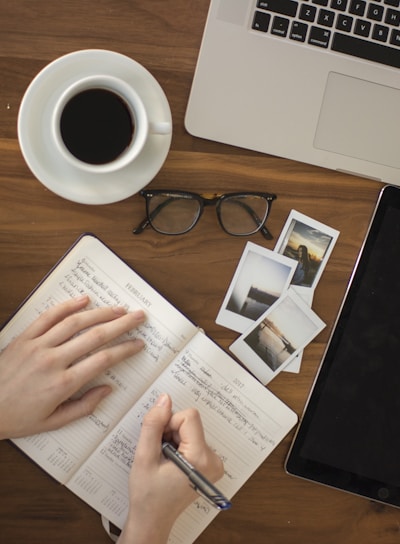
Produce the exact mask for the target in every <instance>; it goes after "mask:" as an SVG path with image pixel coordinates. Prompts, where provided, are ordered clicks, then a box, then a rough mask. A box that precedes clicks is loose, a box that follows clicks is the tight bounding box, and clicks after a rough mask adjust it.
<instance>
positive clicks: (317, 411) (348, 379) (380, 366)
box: [286, 186, 400, 507]
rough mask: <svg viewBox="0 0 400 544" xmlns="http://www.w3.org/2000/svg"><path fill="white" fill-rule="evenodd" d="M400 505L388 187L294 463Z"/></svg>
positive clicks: (398, 221) (396, 247)
mask: <svg viewBox="0 0 400 544" xmlns="http://www.w3.org/2000/svg"><path fill="white" fill-rule="evenodd" d="M286 470H287V472H288V473H289V474H293V475H295V476H299V477H302V478H305V479H308V480H313V481H314V482H318V483H321V484H325V485H328V486H331V487H334V488H337V489H341V490H344V491H348V492H351V493H354V494H357V495H361V496H364V497H368V498H370V499H373V500H377V501H380V502H384V503H387V504H391V505H394V506H398V507H399V506H400V188H396V187H392V186H386V187H384V188H383V190H382V192H381V194H380V196H379V200H378V203H377V206H376V209H375V212H374V215H373V217H372V221H371V224H370V227H369V230H368V233H367V236H366V239H365V241H364V244H363V247H362V249H361V252H360V254H359V257H358V260H357V263H356V266H355V269H354V272H353V275H352V277H351V280H350V283H349V286H348V289H347V292H346V295H345V298H344V301H343V303H342V306H341V309H340V312H339V315H338V317H337V320H336V323H335V326H334V329H333V332H332V335H331V337H330V340H329V343H328V346H327V349H326V351H325V354H324V357H323V360H322V363H321V366H320V369H319V372H318V374H317V377H316V380H315V382H314V385H313V388H312V391H311V394H310V397H309V399H308V402H307V405H306V408H305V411H304V414H303V417H302V419H301V422H300V424H299V426H298V429H297V432H296V435H295V438H294V440H293V443H292V446H291V449H290V452H289V455H288V458H287V460H286Z"/></svg>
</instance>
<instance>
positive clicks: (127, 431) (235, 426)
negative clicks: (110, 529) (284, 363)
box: [68, 332, 297, 544]
mask: <svg viewBox="0 0 400 544" xmlns="http://www.w3.org/2000/svg"><path fill="white" fill-rule="evenodd" d="M161 392H168V393H169V394H170V395H171V397H172V400H173V407H174V410H175V411H177V410H181V409H184V408H187V407H196V408H197V409H198V410H199V411H200V413H201V417H202V421H203V425H204V427H205V432H206V439H207V442H208V443H209V445H210V446H211V447H212V448H213V449H214V450H215V451H216V452H217V454H218V455H219V456H220V457H221V458H222V459H223V461H224V466H225V475H224V477H223V478H222V479H221V480H220V481H219V482H218V487H219V488H220V489H221V491H222V492H223V493H224V494H225V495H227V496H228V497H232V496H233V495H234V494H235V493H236V492H237V491H238V490H239V488H240V487H241V486H242V485H243V484H244V483H245V481H246V480H247V479H248V478H249V477H250V476H251V474H252V473H253V472H254V471H255V470H256V469H257V467H258V466H259V465H260V464H261V463H262V462H263V461H264V460H265V459H266V457H268V455H269V454H270V453H271V451H272V450H273V449H274V448H275V447H276V446H277V445H278V444H279V442H280V441H281V440H282V439H283V438H284V436H285V435H286V434H287V433H288V432H289V430H290V429H291V428H292V427H293V426H294V425H295V423H296V421H297V416H296V414H295V413H294V412H292V410H290V409H289V408H288V407H287V406H286V405H284V404H283V403H282V402H281V401H280V400H279V399H278V398H277V397H275V396H274V395H273V394H272V393H271V392H270V391H268V390H267V389H265V388H264V387H263V386H262V385H261V384H260V383H259V382H258V381H257V380H255V379H254V378H253V377H252V376H251V375H250V374H249V373H248V372H247V371H245V370H244V369H243V368H241V367H240V366H239V365H238V364H237V363H236V362H235V361H233V359H232V358H231V357H230V356H229V355H228V354H227V353H225V352H224V351H223V350H222V349H221V348H219V347H218V346H217V345H216V344H215V343H214V342H212V340H210V339H209V338H208V337H206V336H205V335H204V334H202V333H201V332H199V333H198V334H197V335H196V336H195V337H194V338H193V339H192V340H191V341H190V343H189V344H188V345H187V346H186V347H185V348H184V349H183V351H182V352H181V353H180V354H179V355H178V357H177V358H176V360H175V361H174V363H173V364H171V365H170V366H169V367H168V368H167V369H166V370H165V371H164V372H163V374H162V375H161V376H160V377H159V378H158V379H157V380H156V381H155V382H154V383H153V385H152V386H151V387H150V388H149V389H148V391H147V392H146V393H145V394H144V395H143V397H142V398H141V399H140V401H139V402H138V403H137V404H136V405H135V406H134V407H133V408H132V410H130V412H129V413H128V414H127V416H126V417H125V418H124V419H123V420H122V421H121V423H120V425H118V427H117V428H116V429H115V430H114V431H113V432H112V433H111V434H110V435H109V436H108V437H107V439H106V440H105V441H104V442H103V444H102V445H101V446H100V447H99V448H98V449H97V451H96V452H95V454H94V455H93V456H92V457H91V458H90V459H89V460H88V461H87V462H86V463H85V465H84V466H83V467H82V468H81V470H79V472H78V473H77V474H76V475H75V477H74V478H73V479H72V481H71V482H70V483H69V484H68V487H69V488H70V489H71V490H72V491H74V492H75V493H76V494H78V495H79V496H81V497H82V498H83V499H84V500H85V501H86V502H88V503H89V504H91V506H92V507H93V508H95V509H96V510H98V511H100V512H101V513H102V514H103V515H105V516H106V517H107V518H108V519H110V521H112V522H113V523H114V524H115V525H117V526H119V527H122V526H123V523H124V521H125V519H126V515H127V509H128V488H127V483H128V477H129V471H130V466H131V461H132V458H133V457H134V454H135V449H136V444H137V440H138V437H139V433H140V426H141V421H142V418H143V416H144V415H145V413H146V412H147V411H148V410H149V408H150V407H151V406H152V405H153V404H154V402H155V400H156V399H157V397H158V395H159V394H160V393H161ZM233 507H234V506H233ZM216 513H217V511H216V510H215V509H214V508H213V507H212V506H210V505H209V504H208V503H207V502H206V501H204V499H202V498H200V497H199V498H198V499H197V500H196V501H195V502H194V503H193V505H192V506H190V507H189V508H188V509H187V510H186V511H185V512H184V514H183V515H182V516H181V518H180V519H179V520H178V521H177V523H176V525H175V526H174V529H173V532H172V534H171V537H170V542H171V543H174V544H183V543H185V544H188V543H189V542H192V541H193V540H195V539H196V538H197V537H198V535H199V534H200V533H201V532H202V531H203V530H204V529H205V527H206V526H207V525H208V524H209V523H210V521H211V520H212V519H213V518H214V517H215V515H216ZM222 515H223V514H222Z"/></svg>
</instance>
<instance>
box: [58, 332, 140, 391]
mask: <svg viewBox="0 0 400 544" xmlns="http://www.w3.org/2000/svg"><path fill="white" fill-rule="evenodd" d="M143 346H144V342H143V340H141V339H136V340H128V341H125V342H121V343H119V344H116V345H115V346H109V347H107V348H105V349H103V350H100V351H98V352H96V353H93V354H92V355H89V356H88V357H86V358H85V359H84V360H82V361H80V362H79V363H78V364H75V365H73V366H71V367H70V368H68V369H67V370H66V378H65V379H64V383H63V386H64V387H65V388H66V391H67V392H68V395H70V394H72V393H73V392H75V391H76V390H78V389H80V388H81V387H82V386H83V385H84V384H85V383H87V382H89V381H90V380H92V379H94V378H95V377H96V376H98V375H99V374H101V373H102V372H104V371H105V370H107V368H110V367H112V366H115V365H116V364H118V363H120V362H121V361H123V360H125V359H128V357H131V356H132V355H135V354H136V353H138V352H139V351H140V350H141V349H142V348H143Z"/></svg>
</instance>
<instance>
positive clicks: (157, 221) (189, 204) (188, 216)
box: [147, 193, 200, 234]
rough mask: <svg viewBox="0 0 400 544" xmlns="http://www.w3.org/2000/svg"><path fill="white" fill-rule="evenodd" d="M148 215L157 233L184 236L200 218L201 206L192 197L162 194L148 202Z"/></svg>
mask: <svg viewBox="0 0 400 544" xmlns="http://www.w3.org/2000/svg"><path fill="white" fill-rule="evenodd" d="M147 214H148V217H149V220H150V223H151V225H152V227H153V228H154V229H155V230H156V231H158V232H160V233H162V234H183V233H184V232H187V231H188V230H190V229H191V228H192V227H193V226H194V225H195V223H196V221H197V219H198V218H199V214H200V204H199V202H198V201H197V200H196V199H195V198H192V197H191V196H190V195H178V194H174V193H161V194H157V195H153V196H152V197H151V198H150V199H149V200H148V202H147Z"/></svg>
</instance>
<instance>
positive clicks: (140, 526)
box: [117, 515, 175, 544]
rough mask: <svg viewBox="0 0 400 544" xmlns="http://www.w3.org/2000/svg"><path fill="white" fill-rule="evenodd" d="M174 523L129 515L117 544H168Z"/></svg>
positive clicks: (172, 521)
mask: <svg viewBox="0 0 400 544" xmlns="http://www.w3.org/2000/svg"><path fill="white" fill-rule="evenodd" d="M174 521H175V520H167V519H162V520H161V519H159V518H157V519H155V517H154V516H151V518H150V519H147V520H146V519H143V517H140V516H135V515H129V517H128V519H127V521H126V523H125V525H124V528H123V530H122V533H121V536H120V537H119V539H118V543H117V544H149V542H151V544H166V543H167V541H168V536H169V534H170V532H171V529H172V526H173V524H174Z"/></svg>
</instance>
